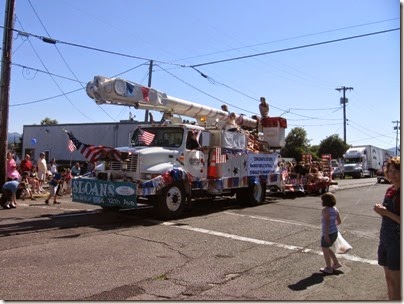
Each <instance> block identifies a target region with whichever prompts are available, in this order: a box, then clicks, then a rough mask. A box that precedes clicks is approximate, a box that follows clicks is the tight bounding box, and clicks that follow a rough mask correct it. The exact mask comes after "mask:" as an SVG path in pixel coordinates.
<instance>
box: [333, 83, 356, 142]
mask: <svg viewBox="0 0 404 304" xmlns="http://www.w3.org/2000/svg"><path fill="white" fill-rule="evenodd" d="M336 90H337V91H338V92H341V91H342V97H341V99H340V104H342V105H344V143H345V144H346V111H345V105H346V104H347V103H348V98H345V91H347V90H349V91H351V90H353V88H351V87H340V88H336Z"/></svg>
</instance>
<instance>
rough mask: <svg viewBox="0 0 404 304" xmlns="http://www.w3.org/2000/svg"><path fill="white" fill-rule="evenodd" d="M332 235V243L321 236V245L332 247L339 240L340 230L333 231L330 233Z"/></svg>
mask: <svg viewBox="0 0 404 304" xmlns="http://www.w3.org/2000/svg"><path fill="white" fill-rule="evenodd" d="M328 236H329V237H330V243H327V242H326V241H325V239H324V236H322V237H321V247H323V248H330V247H331V246H332V245H333V244H334V242H335V241H336V240H337V237H338V231H337V232H334V233H331V234H329V235H328Z"/></svg>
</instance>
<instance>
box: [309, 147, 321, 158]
mask: <svg viewBox="0 0 404 304" xmlns="http://www.w3.org/2000/svg"><path fill="white" fill-rule="evenodd" d="M318 148H319V146H318V145H313V146H309V153H310V154H311V156H312V158H313V160H317V161H319V160H320V159H321V155H320V154H319V153H318Z"/></svg>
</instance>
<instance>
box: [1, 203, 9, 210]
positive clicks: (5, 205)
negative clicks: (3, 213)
mask: <svg viewBox="0 0 404 304" xmlns="http://www.w3.org/2000/svg"><path fill="white" fill-rule="evenodd" d="M2 207H3V208H4V209H10V204H4V205H3V206H2Z"/></svg>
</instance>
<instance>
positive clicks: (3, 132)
mask: <svg viewBox="0 0 404 304" xmlns="http://www.w3.org/2000/svg"><path fill="white" fill-rule="evenodd" d="M14 7H15V0H7V1H6V8H5V10H4V12H5V16H4V32H3V50H2V57H1V62H2V64H1V80H0V81H1V85H0V114H1V115H0V185H3V184H4V183H5V182H6V154H7V144H8V139H7V137H8V108H9V96H10V71H11V46H12V43H13V28H14Z"/></svg>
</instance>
